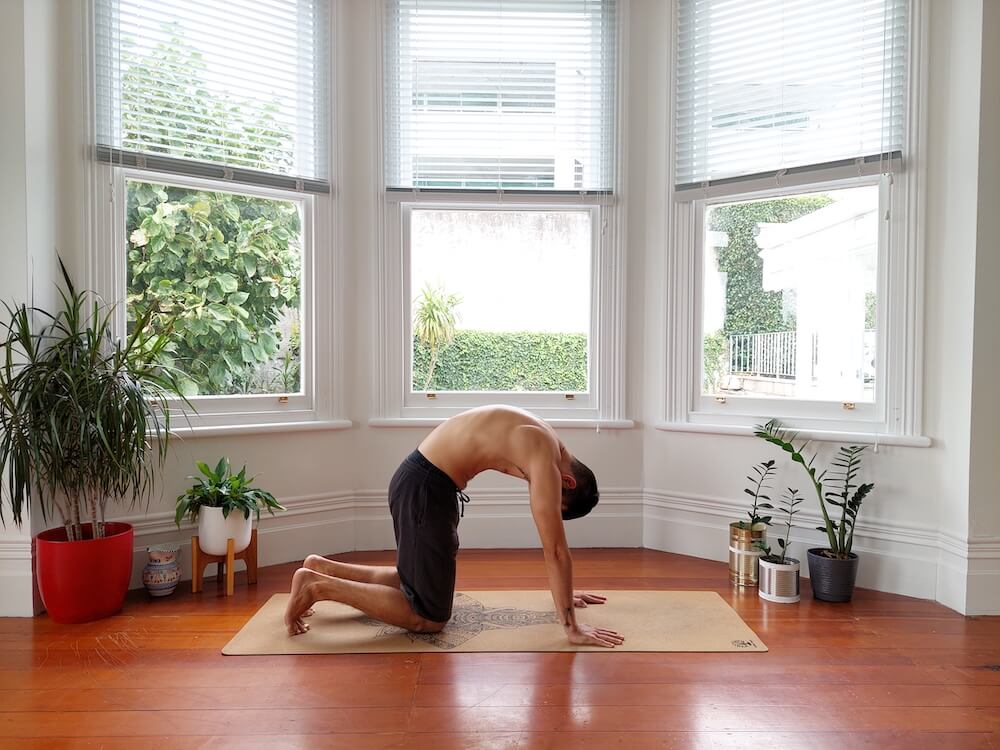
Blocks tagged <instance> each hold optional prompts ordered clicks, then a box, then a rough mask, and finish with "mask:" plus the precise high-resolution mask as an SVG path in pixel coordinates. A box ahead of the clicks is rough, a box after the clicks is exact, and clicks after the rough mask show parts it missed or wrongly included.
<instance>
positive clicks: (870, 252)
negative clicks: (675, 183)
mask: <svg viewBox="0 0 1000 750" xmlns="http://www.w3.org/2000/svg"><path fill="white" fill-rule="evenodd" d="M878 208H879V194H878V187H877V186H867V187H861V188H851V189H847V190H832V191H828V192H825V193H809V194H803V195H796V196H791V197H786V198H776V199H769V200H758V201H743V202H739V203H729V204H725V205H716V206H711V207H708V208H707V209H706V211H705V243H704V247H705V252H704V274H703V295H702V297H703V300H704V306H703V317H702V326H703V328H702V330H703V334H704V338H703V344H704V380H703V391H704V393H706V394H708V395H715V394H723V395H726V396H727V397H728V396H756V397H772V398H773V397H783V398H797V399H809V400H831V401H854V402H870V401H873V400H874V389H875V325H876V321H875V289H876V278H877V261H878V241H879V232H878Z"/></svg>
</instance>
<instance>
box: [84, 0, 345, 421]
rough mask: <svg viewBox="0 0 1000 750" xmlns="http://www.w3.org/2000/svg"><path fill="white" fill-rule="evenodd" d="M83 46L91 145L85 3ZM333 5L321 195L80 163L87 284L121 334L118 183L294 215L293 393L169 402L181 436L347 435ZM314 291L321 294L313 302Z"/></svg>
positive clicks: (92, 100) (91, 65) (336, 12)
mask: <svg viewBox="0 0 1000 750" xmlns="http://www.w3.org/2000/svg"><path fill="white" fill-rule="evenodd" d="M87 7H88V12H89V19H90V20H88V42H87V44H86V45H85V49H86V55H87V58H86V61H85V65H86V67H87V70H88V73H89V76H88V80H89V84H88V87H87V92H86V107H87V112H88V117H87V125H86V129H87V131H88V132H87V137H88V142H89V143H95V142H96V132H95V131H96V115H95V110H96V106H97V105H96V101H97V100H96V93H95V90H94V80H95V78H94V69H95V52H94V29H93V11H92V7H91V4H90V3H89V2H88V3H87ZM341 13H343V10H342V4H341V3H340V2H338V1H337V0H333V2H332V3H331V13H330V25H331V29H330V39H331V45H332V49H333V54H332V55H331V65H333V66H334V71H333V72H334V74H335V76H336V77H335V78H333V79H332V83H331V86H330V98H329V112H328V118H327V122H329V123H330V124H331V125H330V127H331V128H332V129H333V136H334V137H333V138H331V140H330V144H331V148H330V150H329V153H330V156H329V164H328V170H327V174H329V176H330V177H329V180H330V185H331V188H330V191H329V192H326V193H312V192H306V191H305V190H302V191H299V190H287V189H280V188H270V187H264V186H258V185H248V184H244V183H240V182H237V181H236V180H225V179H224V180H218V179H208V178H201V177H192V176H188V175H180V174H175V173H171V172H163V171H159V170H150V169H140V168H135V167H124V166H118V165H113V164H109V163H107V162H103V161H98V160H97V159H96V158H91V159H89V160H88V162H87V165H86V168H85V169H86V183H87V192H88V195H87V224H88V231H87V245H88V248H87V278H88V282H89V287H90V288H91V289H94V290H95V291H96V292H97V293H98V294H100V295H101V296H102V297H103V298H104V299H106V300H109V301H112V302H115V303H117V307H116V310H115V321H114V322H115V330H116V334H117V335H123V334H124V332H125V329H126V310H125V303H124V300H125V296H126V289H127V268H126V266H127V259H126V257H125V254H124V252H123V248H124V247H125V243H126V242H127V240H128V237H127V235H126V232H125V224H126V212H125V201H126V197H125V196H126V194H125V181H126V180H129V179H137V180H146V181H149V182H155V183H160V184H166V185H173V186H177V187H186V188H194V189H200V190H207V191H221V192H228V193H237V194H241V195H249V196H255V197H260V198H268V199H274V200H285V201H292V202H295V203H297V204H300V205H301V207H302V213H301V216H302V238H301V240H302V246H301V252H302V281H301V283H302V286H301V301H300V306H301V307H300V311H301V316H302V322H303V331H304V335H303V339H302V352H303V353H302V365H301V372H302V389H301V391H300V393H297V394H288V395H287V396H286V395H282V394H255V395H232V396H196V397H194V398H191V399H189V402H190V404H191V406H192V407H193V408H194V411H192V410H191V409H189V408H187V407H186V406H185V405H184V403H183V401H182V400H181V399H171V400H170V401H169V402H168V407H169V408H170V410H171V414H172V422H171V430H172V431H174V432H177V433H179V434H187V435H191V436H210V435H214V434H233V433H239V432H269V431H290V430H300V429H302V430H313V429H347V428H350V427H351V426H352V424H353V423H352V422H351V421H350V420H347V419H344V418H342V417H341V416H340V415H342V414H344V398H343V387H342V386H341V385H340V384H341V383H342V382H343V377H342V373H343V371H344V365H343V356H342V353H341V346H342V343H341V342H343V340H344V338H343V314H342V304H343V298H344V294H345V291H346V289H345V284H344V273H343V268H344V258H343V247H344V242H343V240H342V237H341V233H342V232H343V227H342V225H341V223H340V221H339V220H338V216H337V202H336V198H335V186H336V185H338V184H339V172H338V166H339V164H341V163H342V158H341V157H340V149H341V148H342V147H343V144H342V141H343V139H342V138H340V137H338V134H339V133H342V132H344V124H343V122H342V120H341V119H340V118H341V117H342V116H345V115H342V108H341V107H339V106H338V101H337V100H338V92H339V91H340V89H341V86H340V85H339V76H341V75H346V73H345V72H344V71H345V70H346V68H345V65H344V62H345V60H344V57H345V56H346V53H345V52H344V45H343V44H341V43H340V41H341V40H340V39H339V37H338V30H339V29H340V28H342V27H343V25H342V23H341ZM317 290H322V291H323V293H317Z"/></svg>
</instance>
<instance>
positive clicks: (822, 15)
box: [675, 0, 910, 185]
mask: <svg viewBox="0 0 1000 750" xmlns="http://www.w3.org/2000/svg"><path fill="white" fill-rule="evenodd" d="M909 6H910V3H909V2H907V0H807V1H805V2H803V1H802V0H752V1H751V0H743V2H733V1H732V0H681V2H680V3H679V4H678V6H677V7H678V17H677V21H678V23H677V36H676V41H677V66H676V79H675V82H676V91H677V100H676V112H675V123H676V144H675V156H676V159H675V161H676V181H677V184H679V185H691V184H693V183H700V182H704V181H706V180H718V179H723V178H728V177H735V176H741V175H751V174H759V173H766V172H772V171H776V170H779V169H790V168H793V167H799V166H805V165H810V164H823V163H824V162H831V161H839V160H842V159H856V158H859V157H866V156H875V155H878V154H883V153H891V152H893V151H897V150H899V149H900V148H901V147H902V145H903V130H904V127H903V126H904V117H903V115H904V112H905V96H906V82H907V76H906V47H907V25H908V15H909Z"/></svg>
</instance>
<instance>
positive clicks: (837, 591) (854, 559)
mask: <svg viewBox="0 0 1000 750" xmlns="http://www.w3.org/2000/svg"><path fill="white" fill-rule="evenodd" d="M822 552H825V550H824V549H822V548H820V547H814V548H813V549H811V550H809V582H810V583H811V584H812V590H813V597H815V598H816V599H819V600H821V601H824V602H849V601H851V597H852V596H853V595H854V581H855V580H856V579H857V577H858V556H857V555H855V554H854V553H853V552H852V553H851V555H850V557H849V558H848V559H847V560H838V559H836V558H833V557H827V556H826V555H824V554H821V553H822Z"/></svg>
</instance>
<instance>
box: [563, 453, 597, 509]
mask: <svg viewBox="0 0 1000 750" xmlns="http://www.w3.org/2000/svg"><path fill="white" fill-rule="evenodd" d="M569 471H570V473H569V475H566V474H564V475H563V491H562V517H563V520H564V521H572V520H573V519H574V518H582V517H583V516H585V515H587V514H588V513H590V511H592V510H593V509H594V506H595V505H597V501H598V499H599V498H600V493H599V492H598V491H597V478H596V477H594V472H592V471H591V470H590V469H589V468H587V466H585V465H584V464H583V463H581V462H580V461H577V460H576V459H575V458H572V459H570V463H569Z"/></svg>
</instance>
